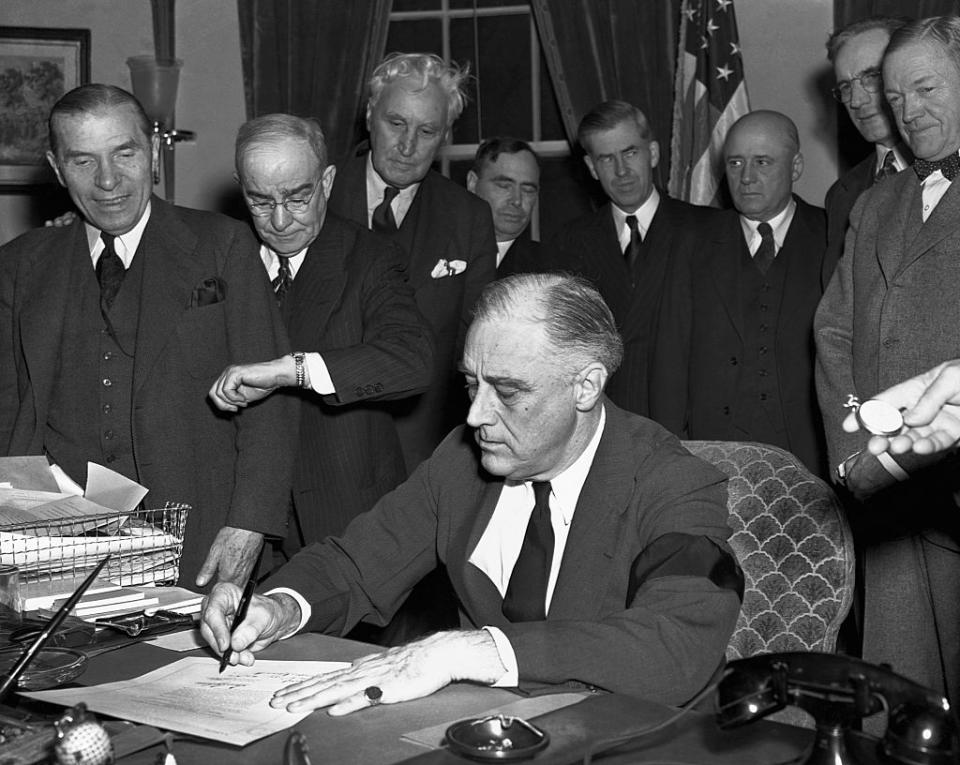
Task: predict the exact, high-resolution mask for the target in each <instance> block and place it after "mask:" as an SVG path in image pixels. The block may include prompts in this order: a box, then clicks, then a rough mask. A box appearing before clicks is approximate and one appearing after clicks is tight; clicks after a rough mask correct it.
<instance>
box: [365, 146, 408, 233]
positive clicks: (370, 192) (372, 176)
mask: <svg viewBox="0 0 960 765" xmlns="http://www.w3.org/2000/svg"><path fill="white" fill-rule="evenodd" d="M386 188H387V182H386V181H385V180H383V178H381V177H380V173H378V172H377V171H376V168H374V166H373V152H372V151H370V152H368V153H367V208H368V212H370V213H371V214H372V212H373V210H375V209H376V208H377V205H379V204H380V203H381V202H382V201H383V192H384V190H385V189H386ZM419 188H420V181H417V182H416V183H411V184H410V185H409V186H407V187H406V188H405V189H400V192H399V193H398V194H397V199H399V200H400V203H401V204H406V206H408V207H409V205H410V202H412V201H413V198H414V197H415V196H416V195H417V189H419ZM398 222H399V221H398Z"/></svg>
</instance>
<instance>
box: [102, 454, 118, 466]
mask: <svg viewBox="0 0 960 765" xmlns="http://www.w3.org/2000/svg"><path fill="white" fill-rule="evenodd" d="M116 460H117V457H116V455H114V454H108V455H107V458H106V459H105V460H104V462H106V463H107V464H108V465H109V464H110V463H111V462H116Z"/></svg>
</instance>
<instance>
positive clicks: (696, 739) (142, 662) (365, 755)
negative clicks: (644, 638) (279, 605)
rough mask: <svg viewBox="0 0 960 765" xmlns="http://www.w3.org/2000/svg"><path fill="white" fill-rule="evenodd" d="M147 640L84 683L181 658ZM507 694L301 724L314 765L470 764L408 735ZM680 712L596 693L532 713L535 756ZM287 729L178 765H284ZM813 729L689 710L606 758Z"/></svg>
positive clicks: (150, 764)
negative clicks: (737, 721) (722, 726)
mask: <svg viewBox="0 0 960 765" xmlns="http://www.w3.org/2000/svg"><path fill="white" fill-rule="evenodd" d="M370 650H376V649H375V647H371V646H368V645H366V644H363V643H356V642H352V641H348V640H341V639H339V638H333V637H327V636H322V635H300V636H297V637H295V638H293V639H291V640H288V641H284V642H282V643H279V644H275V645H273V646H271V647H270V648H269V649H267V650H266V651H264V652H263V653H262V654H261V656H263V658H269V659H281V660H282V659H305V658H306V659H321V660H330V661H349V660H352V659H354V658H356V657H358V656H362V655H364V654H366V653H368V652H369V651H370ZM198 653H199V652H197V653H195V654H175V653H172V652H169V651H164V650H163V649H160V648H155V647H154V646H150V645H135V646H130V647H127V648H123V649H121V650H118V651H114V652H111V653H106V654H102V655H100V656H96V657H94V658H93V659H91V661H90V665H89V667H88V669H87V671H86V672H85V673H84V675H83V677H82V678H81V681H82V682H83V684H85V685H93V684H98V683H105V682H113V681H115V680H123V679H127V678H130V677H134V676H137V675H141V674H144V673H146V672H150V671H152V670H154V669H157V668H158V667H161V666H164V665H166V664H169V663H170V662H172V661H176V660H177V659H179V658H181V657H182V656H186V655H198ZM517 700H518V696H517V695H516V694H513V693H511V692H509V691H504V690H498V689H494V688H484V687H478V686H473V685H453V686H448V687H447V688H444V689H443V690H441V691H440V692H438V693H436V694H434V695H433V696H430V697H428V698H425V699H418V700H416V701H409V702H405V703H403V704H395V705H383V706H379V707H376V708H374V709H368V710H364V711H361V712H356V713H354V714H352V715H348V716H347V717H340V718H333V717H330V716H329V715H327V714H326V712H324V711H323V710H320V711H318V712H314V713H313V714H311V715H310V716H309V717H307V718H305V719H304V720H303V721H301V722H300V723H298V724H297V725H296V726H294V729H296V730H299V731H300V732H301V733H303V734H304V736H305V737H306V739H307V743H308V746H309V748H310V756H311V759H312V761H313V763H314V765H321V764H322V763H336V764H337V765H352V764H354V763H356V764H357V765H388V764H390V763H399V762H407V761H409V762H410V763H418V765H441V764H442V765H447V764H448V763H449V764H451V765H452V764H453V763H457V764H459V765H465V763H467V762H468V761H467V760H464V759H461V758H459V757H457V756H455V755H452V754H450V753H449V752H447V751H446V750H436V751H430V750H426V749H424V748H423V747H421V746H418V745H416V744H413V743H410V742H407V741H405V740H403V739H402V738H401V736H403V735H404V734H406V733H410V732H413V731H418V730H421V729H423V728H427V727H429V726H433V725H439V724H441V723H448V722H453V721H456V720H460V719H465V718H468V717H475V716H477V715H479V714H480V713H483V712H486V711H487V710H490V709H494V708H499V707H503V706H506V705H508V704H513V703H515V702H517ZM674 711H675V710H672V709H670V708H668V707H665V706H663V705H661V704H656V703H653V702H649V701H643V700H640V699H633V698H630V697H625V696H616V695H599V696H594V697H591V698H588V699H586V700H585V701H584V702H582V703H580V704H575V705H573V706H568V707H565V708H563V709H559V710H557V711H555V712H551V713H549V714H547V715H544V716H542V717H540V718H535V719H537V720H538V723H539V724H540V725H542V726H543V727H544V729H545V730H547V732H548V733H549V734H550V736H551V744H550V746H549V747H548V748H547V749H546V750H544V751H543V752H541V753H540V754H539V755H538V756H537V757H536V758H535V759H534V760H532V762H533V763H534V765H561V763H571V762H578V761H579V760H580V759H581V758H582V756H583V751H584V748H585V744H584V742H585V741H588V740H596V739H597V738H602V737H605V736H607V735H615V734H616V733H619V732H622V731H623V730H624V729H628V728H634V727H639V726H642V725H645V724H653V723H657V722H659V721H661V720H663V719H665V718H667V717H669V716H670V715H671V714H672V713H673V712H674ZM289 733H290V731H289V730H288V731H284V732H281V733H278V734H276V735H274V736H270V737H268V738H265V739H261V740H260V741H257V742H254V743H253V744H250V745H249V746H247V747H244V748H242V749H240V748H234V747H228V746H225V745H222V744H217V743H214V742H202V741H199V740H177V741H176V742H175V744H174V754H175V755H176V758H177V763H178V765H219V764H220V763H224V764H226V763H230V764H231V765H233V764H234V763H236V764H237V765H281V763H282V762H283V749H284V744H285V742H286V739H287V737H288V736H289ZM811 735H812V731H806V730H802V729H799V728H793V727H791V726H784V725H778V724H776V723H768V722H759V723H754V724H753V725H751V726H748V727H746V728H741V729H739V730H736V731H720V730H719V729H718V728H717V726H716V724H715V723H714V722H713V718H712V716H711V715H706V714H702V713H690V715H688V716H686V717H685V718H683V719H682V720H681V721H680V722H678V723H674V724H673V725H672V726H670V727H669V728H667V729H665V730H663V731H661V732H659V733H657V734H654V736H652V737H649V738H648V739H645V740H643V742H642V744H641V745H639V746H638V747H632V748H631V749H630V753H629V754H626V755H622V756H618V757H614V758H604V759H603V760H601V762H602V763H603V765H608V763H609V764H610V765H613V763H641V762H663V761H673V762H677V761H679V762H683V763H691V764H693V763H730V765H744V763H750V764H751V765H762V764H763V763H776V762H783V761H785V760H789V759H791V758H792V757H795V756H796V755H797V754H799V753H801V752H802V751H803V750H804V748H805V746H806V744H807V743H808V741H809V740H810V737H811ZM157 751H158V750H156V749H153V750H148V751H147V752H143V753H140V754H139V755H135V756H133V757H129V758H124V759H123V760H122V765H154V763H155V761H156V760H155V757H156V752H157Z"/></svg>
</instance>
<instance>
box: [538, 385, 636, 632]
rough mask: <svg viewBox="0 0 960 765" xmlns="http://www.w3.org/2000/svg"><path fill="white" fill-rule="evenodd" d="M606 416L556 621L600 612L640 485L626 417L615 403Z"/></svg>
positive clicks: (563, 570) (559, 586)
mask: <svg viewBox="0 0 960 765" xmlns="http://www.w3.org/2000/svg"><path fill="white" fill-rule="evenodd" d="M606 412H607V421H606V425H605V426H604V432H603V435H602V436H601V438H600V445H599V447H598V448H597V453H596V454H595V455H594V458H593V465H592V466H591V467H590V472H589V473H588V474H587V480H586V481H585V482H584V484H583V489H582V490H581V492H580V499H579V501H578V502H577V509H576V511H575V512H574V515H573V522H572V524H571V526H570V534H569V536H568V537H567V545H566V547H565V548H564V551H563V559H562V561H561V563H560V573H559V575H558V576H557V583H556V586H555V587H554V590H553V598H552V600H551V601H550V612H549V615H548V618H550V619H552V620H554V619H584V618H587V617H589V615H591V614H595V613H596V612H597V609H598V607H599V605H600V601H599V599H598V598H597V593H598V592H604V591H606V589H607V587H606V582H607V580H608V579H609V577H610V575H611V565H610V561H611V560H612V559H613V556H614V553H615V552H616V548H617V544H618V541H619V533H620V527H621V523H622V520H621V516H622V515H623V513H624V511H626V509H627V506H628V503H629V501H630V498H631V496H632V494H633V490H634V486H635V483H636V481H635V478H634V474H633V473H634V469H633V467H632V465H631V459H632V449H631V444H630V441H629V439H628V438H627V437H626V433H625V432H624V429H623V420H624V414H623V412H621V411H620V410H619V409H617V408H616V407H614V406H612V405H611V404H610V403H609V402H606ZM625 476H626V477H625Z"/></svg>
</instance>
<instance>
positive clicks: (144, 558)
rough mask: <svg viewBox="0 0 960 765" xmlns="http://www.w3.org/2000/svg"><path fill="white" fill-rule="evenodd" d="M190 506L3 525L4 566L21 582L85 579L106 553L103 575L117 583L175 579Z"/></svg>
mask: <svg viewBox="0 0 960 765" xmlns="http://www.w3.org/2000/svg"><path fill="white" fill-rule="evenodd" d="M189 510H190V506H189V505H182V504H173V503H168V504H166V505H165V506H164V507H162V508H160V509H156V510H146V509H138V510H134V511H133V512H131V513H121V512H113V513H109V514H104V515H88V516H82V517H73V518H62V519H54V520H43V521H31V522H29V523H19V524H9V525H3V526H0V564H6V565H14V566H17V567H18V568H19V569H20V581H21V582H40V581H45V580H51V579H60V578H67V577H77V576H83V575H84V574H85V573H87V572H88V571H89V570H91V569H93V568H94V566H96V565H97V563H99V562H100V560H101V559H102V558H103V557H104V556H105V555H107V554H109V555H110V562H109V563H107V565H106V567H105V568H104V570H103V573H102V574H101V578H103V579H108V580H110V581H111V582H114V583H115V584H119V585H124V586H131V585H138V584H149V583H156V584H167V583H173V582H176V580H177V575H178V573H179V568H180V553H181V552H182V551H183V531H184V528H185V527H186V524H187V512H188V511H189Z"/></svg>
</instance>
